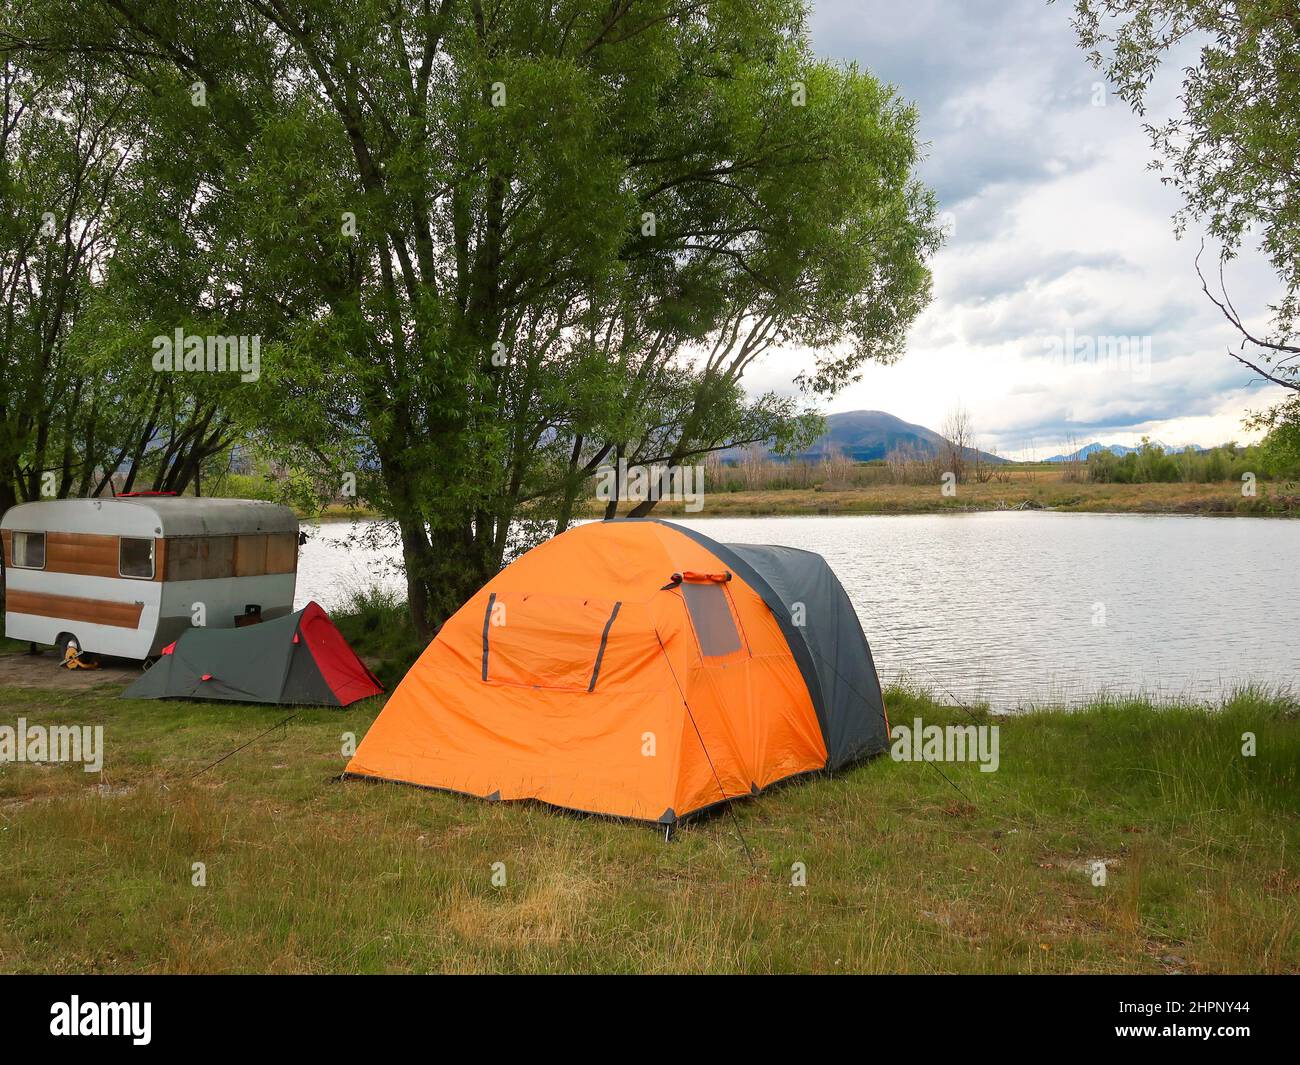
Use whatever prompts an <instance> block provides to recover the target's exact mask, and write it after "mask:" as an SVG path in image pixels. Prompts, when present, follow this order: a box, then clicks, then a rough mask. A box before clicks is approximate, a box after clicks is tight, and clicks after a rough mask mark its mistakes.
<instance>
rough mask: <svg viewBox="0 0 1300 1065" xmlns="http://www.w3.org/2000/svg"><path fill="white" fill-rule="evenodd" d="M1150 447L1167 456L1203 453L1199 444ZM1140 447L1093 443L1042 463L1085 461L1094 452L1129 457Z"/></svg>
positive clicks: (1156, 445)
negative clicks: (1158, 449)
mask: <svg viewBox="0 0 1300 1065" xmlns="http://www.w3.org/2000/svg"><path fill="white" fill-rule="evenodd" d="M1151 445H1152V446H1153V447H1158V448H1160V449H1161V450H1162V451H1164V452H1166V453H1168V454H1171V455H1172V454H1177V453H1179V452H1182V451H1205V450H1206V449H1205V448H1203V447H1201V445H1200V444H1184V445H1183V446H1182V447H1172V446H1170V445H1169V444H1162V443H1161V442H1160V441H1159V440H1152V441H1151ZM1141 450H1142V448H1141V447H1125V446H1124V445H1123V444H1100V443H1097V442H1095V441H1094V442H1093V443H1091V444H1085V445H1084V446H1083V447H1081V448H1079V450H1078V451H1074V452H1071V453H1070V454H1068V455H1053V456H1052V457H1051V458H1048V459H1043V461H1044V462H1069V461H1071V460H1076V459H1083V460H1085V461H1086V460H1087V458H1088V456H1089V455H1091V454H1092V453H1093V452H1095V451H1109V452H1110V453H1111V454H1112V455H1120V456H1123V455H1130V454H1132V453H1133V452H1135V451H1141Z"/></svg>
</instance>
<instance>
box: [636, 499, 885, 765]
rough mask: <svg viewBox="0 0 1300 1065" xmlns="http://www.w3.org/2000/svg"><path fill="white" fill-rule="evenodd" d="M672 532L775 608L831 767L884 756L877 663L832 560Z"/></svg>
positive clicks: (683, 529) (808, 553)
mask: <svg viewBox="0 0 1300 1065" xmlns="http://www.w3.org/2000/svg"><path fill="white" fill-rule="evenodd" d="M633 520H635V519H633ZM650 520H655V521H657V520H658V519H650ZM664 524H669V523H667V522H664ZM673 528H675V529H676V530H677V531H678V532H681V533H684V534H685V535H686V536H689V537H690V538H691V539H692V540H694V541H696V542H697V543H699V544H701V545H702V546H704V547H707V548H708V549H709V550H710V551H712V552H713V553H714V554H715V555H717V556H718V558H720V559H722V560H723V561H724V562H726V563H727V564H728V565H729V566H730V567H731V569H732V570H733V571H735V573H736V574H737V575H739V576H740V577H741V578H743V579H744V580H745V581H746V582H748V583H749V585H750V586H751V587H753V588H754V589H755V590H756V591H757V592H758V593H759V595H761V596H762V597H763V599H764V601H765V602H766V603H767V605H768V607H769V608H770V609H771V611H772V613H773V615H774V616H775V617H776V620H777V622H778V623H779V624H780V625H781V629H782V631H783V632H784V633H785V637H786V640H787V642H788V643H789V644H790V650H791V651H792V652H793V654H794V658H795V661H796V662H797V663H798V664H799V671H800V672H801V673H802V674H803V676H804V681H805V682H806V683H807V685H808V691H809V693H810V694H811V695H812V700H813V707H814V709H816V711H817V719H818V723H819V724H820V725H821V728H822V736H823V737H824V739H825V741H826V754H827V762H826V767H827V768H828V769H839V768H842V767H843V766H845V765H848V764H849V763H850V762H853V761H855V760H856V759H858V758H862V757H864V756H866V755H871V754H877V753H879V752H880V751H883V750H885V749H886V748H887V747H888V746H889V729H888V722H887V718H886V714H885V702H884V697H883V696H882V695H881V691H880V680H879V677H878V676H877V674H876V664H875V661H874V659H873V658H872V657H871V648H870V646H869V645H868V644H867V638H866V635H865V634H864V633H863V631H862V625H861V623H860V622H859V621H858V615H857V613H856V612H855V611H854V609H853V604H852V602H850V601H849V596H848V593H847V592H845V591H844V587H843V585H841V584H840V582H839V578H837V577H836V576H835V571H834V570H832V569H831V567H830V565H829V564H828V563H827V561H826V560H825V559H824V558H822V556H821V555H818V554H814V553H813V552H811V551H803V550H800V549H799V548H796V547H779V546H775V545H759V544H723V543H718V542H717V541H716V540H713V539H711V538H710V537H707V536H705V535H704V534H703V533H697V532H695V531H694V530H692V529H688V528H686V527H685V526H682V525H673Z"/></svg>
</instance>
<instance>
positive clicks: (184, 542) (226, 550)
mask: <svg viewBox="0 0 1300 1065" xmlns="http://www.w3.org/2000/svg"><path fill="white" fill-rule="evenodd" d="M164 558H165V566H164V569H165V570H166V577H167V580H169V581H210V580H224V579H225V578H228V577H233V576H234V575H235V538H234V537H233V536H182V537H178V538H177V539H174V540H168V541H167V550H166V552H165V553H164Z"/></svg>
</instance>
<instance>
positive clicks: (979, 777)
mask: <svg viewBox="0 0 1300 1065" xmlns="http://www.w3.org/2000/svg"><path fill="white" fill-rule="evenodd" d="M115 696H116V692H115V691H113V690H104V689H100V690H97V691H95V692H93V693H92V694H90V695H86V694H83V693H72V692H68V693H64V692H51V691H40V692H37V691H30V690H25V689H24V690H17V689H5V690H0V724H6V723H7V724H10V725H12V724H15V722H16V719H17V718H18V717H19V716H23V717H26V718H27V719H28V722H29V723H32V724H34V723H40V722H45V723H79V724H96V723H98V724H103V725H104V728H105V742H106V748H107V753H106V759H105V766H104V772H103V775H102V778H100V777H96V776H93V775H90V774H86V773H84V772H83V771H82V770H81V769H80V768H78V767H75V766H69V765H51V766H36V765H29V764H9V765H3V766H0V869H3V875H2V876H0V970H3V971H6V972H35V971H54V972H83V971H93V972H229V971H259V972H260V971H274V972H336V971H357V970H359V971H366V972H425V971H440V972H446V971H450V972H485V971H512V972H513V971H526V972H571V971H588V970H597V971H606V972H666V971H690V972H785V971H798V972H839V971H906V972H1006V971H1016V972H1067V971H1068V972H1159V971H1165V970H1170V969H1178V970H1182V971H1192V972H1197V971H1216V972H1218V971H1262V972H1296V971H1300V926H1298V922H1300V905H1298V903H1300V860H1298V859H1297V855H1298V854H1300V817H1298V816H1297V810H1298V809H1300V801H1298V800H1300V783H1298V782H1297V766H1300V717H1298V716H1297V708H1296V704H1295V703H1294V702H1293V701H1291V700H1289V699H1287V698H1283V697H1271V696H1269V695H1267V694H1266V693H1260V692H1245V693H1242V694H1241V695H1239V696H1238V697H1237V698H1235V699H1233V700H1232V701H1231V702H1229V703H1228V704H1227V705H1226V706H1224V707H1223V708H1221V709H1217V710H1214V711H1209V710H1207V709H1206V708H1201V707H1194V706H1183V707H1164V708H1155V707H1152V706H1150V705H1149V704H1147V703H1144V702H1136V701H1135V702H1129V703H1118V702H1112V703H1104V704H1098V705H1096V706H1093V707H1090V708H1088V709H1087V710H1083V711H1076V712H1061V711H1056V712H1037V713H1031V714H1025V715H1023V716H1019V717H1016V718H1013V719H1001V720H1000V721H999V722H998V723H999V724H1000V726H1001V729H1002V735H1001V768H1000V769H999V771H998V772H996V773H981V772H979V771H978V770H977V768H976V767H975V766H973V765H944V766H943V767H942V769H943V773H944V774H946V776H947V777H948V779H949V780H951V782H952V785H955V786H956V787H955V788H954V787H953V786H952V785H950V784H949V783H948V781H947V780H945V779H944V777H943V776H941V775H940V774H939V773H938V772H936V771H935V767H934V766H927V765H921V764H908V763H902V762H894V761H892V760H891V759H889V758H888V757H884V758H878V759H875V760H874V761H872V762H869V763H867V764H865V765H861V766H859V767H857V768H855V769H853V770H851V771H849V772H845V773H842V774H838V775H835V776H831V777H821V778H816V779H812V780H808V781H803V782H798V783H795V784H791V785H788V786H785V787H780V788H777V789H773V790H771V791H769V792H767V793H765V794H764V795H762V796H760V797H758V798H756V799H753V800H748V801H744V802H741V803H739V804H736V805H735V806H734V807H733V809H734V814H735V817H734V819H733V817H732V816H730V815H729V814H722V815H719V816H715V817H712V818H710V819H708V820H705V821H702V822H696V823H694V824H691V825H688V826H686V827H685V828H683V829H682V830H681V831H680V833H679V835H678V837H677V838H676V840H675V841H674V842H673V843H672V844H668V845H666V844H664V842H663V841H662V838H661V836H660V834H659V833H658V832H656V831H655V830H654V829H653V828H651V827H647V826H643V825H637V824H630V823H623V822H616V821H610V820H605V819H598V818H585V819H584V818H577V817H573V816H568V815H562V814H558V813H555V812H553V811H550V810H548V809H546V808H543V807H540V806H536V805H529V804H489V803H485V802H482V801H479V800H473V799H466V798H462V797H457V796H454V795H448V794H443V793H438V792H432V791H426V790H420V789H416V788H411V787H403V786H397V785H376V784H369V783H365V782H359V781H348V782H342V783H338V782H336V777H337V776H338V774H339V772H340V770H341V769H342V768H343V765H344V761H345V759H344V757H343V755H342V753H341V745H342V739H341V737H342V734H343V733H345V732H352V733H355V734H356V735H357V736H358V737H360V736H361V735H362V734H364V731H365V729H366V727H367V725H368V724H369V722H370V721H371V720H372V718H373V717H374V715H375V714H376V713H377V712H378V701H377V700H376V701H371V702H368V703H366V704H360V705H358V706H356V707H354V708H352V709H350V710H347V711H329V710H320V709H311V710H305V711H303V712H302V713H301V714H300V715H299V716H298V717H296V718H295V719H294V720H293V721H291V722H289V723H288V724H287V725H286V726H284V727H283V728H281V729H278V730H276V731H273V732H272V733H270V734H269V735H267V736H264V737H263V738H262V739H260V740H258V741H257V742H255V743H254V744H252V745H251V746H249V747H248V748H246V749H245V750H243V751H241V752H240V753H238V754H235V755H233V756H231V757H230V758H228V759H226V760H225V761H223V762H221V763H220V764H219V765H217V766H215V767H214V768H211V769H208V770H207V771H206V772H200V771H201V770H203V769H204V768H205V767H207V766H209V765H210V764H211V763H212V762H214V761H215V760H216V759H218V758H220V757H221V756H222V755H224V754H227V753H228V752H230V751H232V750H233V749H235V748H236V747H238V746H239V745H240V744H243V743H245V742H247V741H248V740H250V739H252V738H253V737H255V736H257V735H258V734H259V733H261V732H262V731H263V730H265V729H268V728H270V727H271V726H272V725H274V724H275V723H276V722H278V721H280V720H281V719H282V718H284V717H285V716H286V714H287V712H289V711H286V709H285V708H281V707H246V706H228V705H219V704H199V703H174V702H137V701H126V700H120V699H118V698H116V697H115ZM889 706H890V711H891V715H892V717H893V719H894V720H895V721H896V722H903V721H907V722H910V721H911V719H912V718H913V717H915V716H918V715H919V716H921V717H922V718H924V720H925V721H926V722H927V723H939V724H942V723H945V722H962V721H965V720H966V719H965V716H964V715H963V714H962V713H961V712H959V711H954V710H952V709H950V708H946V707H943V706H939V705H937V704H936V703H934V702H932V701H931V700H930V699H929V698H928V697H927V696H926V695H924V694H922V693H915V692H906V691H891V692H890V693H889ZM1247 731H1250V732H1254V733H1255V734H1256V737H1257V743H1258V754H1257V755H1256V756H1255V757H1254V758H1243V757H1242V756H1241V754H1240V747H1241V736H1242V733H1243V732H1247ZM196 774H197V775H196ZM957 788H960V793H959V792H958V791H957V790H956V789H957ZM738 833H743V836H744V840H745V842H746V843H747V845H748V847H749V849H750V851H751V852H752V855H753V864H752V865H751V864H750V862H749V861H748V860H747V859H746V855H745V851H744V849H743V847H742V844H741V840H740V836H739V834H738ZM1094 858H1103V859H1107V860H1109V861H1111V862H1113V863H1114V864H1112V866H1111V868H1110V871H1109V875H1108V882H1107V884H1106V886H1105V887H1102V888H1099V887H1094V886H1093V885H1092V883H1091V882H1090V879H1089V876H1088V875H1087V873H1086V871H1085V869H1084V863H1085V862H1086V861H1088V860H1090V859H1094ZM195 862H203V863H205V865H206V868H207V885H206V886H205V887H195V886H192V884H191V876H192V873H191V868H192V864H193V863H195ZM497 862H500V863H503V864H504V866H505V870H506V875H507V878H508V880H507V883H506V885H505V886H502V887H494V886H493V884H492V867H493V864H494V863H497ZM795 862H803V863H804V864H805V865H806V868H807V887H805V888H796V887H792V886H791V884H790V881H791V866H792V864H793V863H795Z"/></svg>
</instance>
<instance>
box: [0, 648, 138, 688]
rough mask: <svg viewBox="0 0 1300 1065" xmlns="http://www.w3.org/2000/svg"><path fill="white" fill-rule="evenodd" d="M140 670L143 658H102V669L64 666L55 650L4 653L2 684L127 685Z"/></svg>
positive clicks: (0, 671) (0, 661) (0, 663)
mask: <svg viewBox="0 0 1300 1065" xmlns="http://www.w3.org/2000/svg"><path fill="white" fill-rule="evenodd" d="M140 673H141V667H140V663H139V662H132V661H129V660H128V659H124V658H105V659H101V660H100V664H99V668H98V669H64V668H63V667H62V666H61V665H60V664H59V657H58V655H57V654H56V653H55V652H54V651H46V652H45V653H44V654H39V655H30V654H23V653H22V652H19V653H18V654H5V655H0V688H44V689H53V690H55V691H87V690H89V689H90V688H97V687H99V685H101V684H113V685H115V686H117V687H120V688H125V687H126V686H127V685H128V684H130V683H131V681H133V680H135V679H136V678H137V677H138V676H140Z"/></svg>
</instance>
